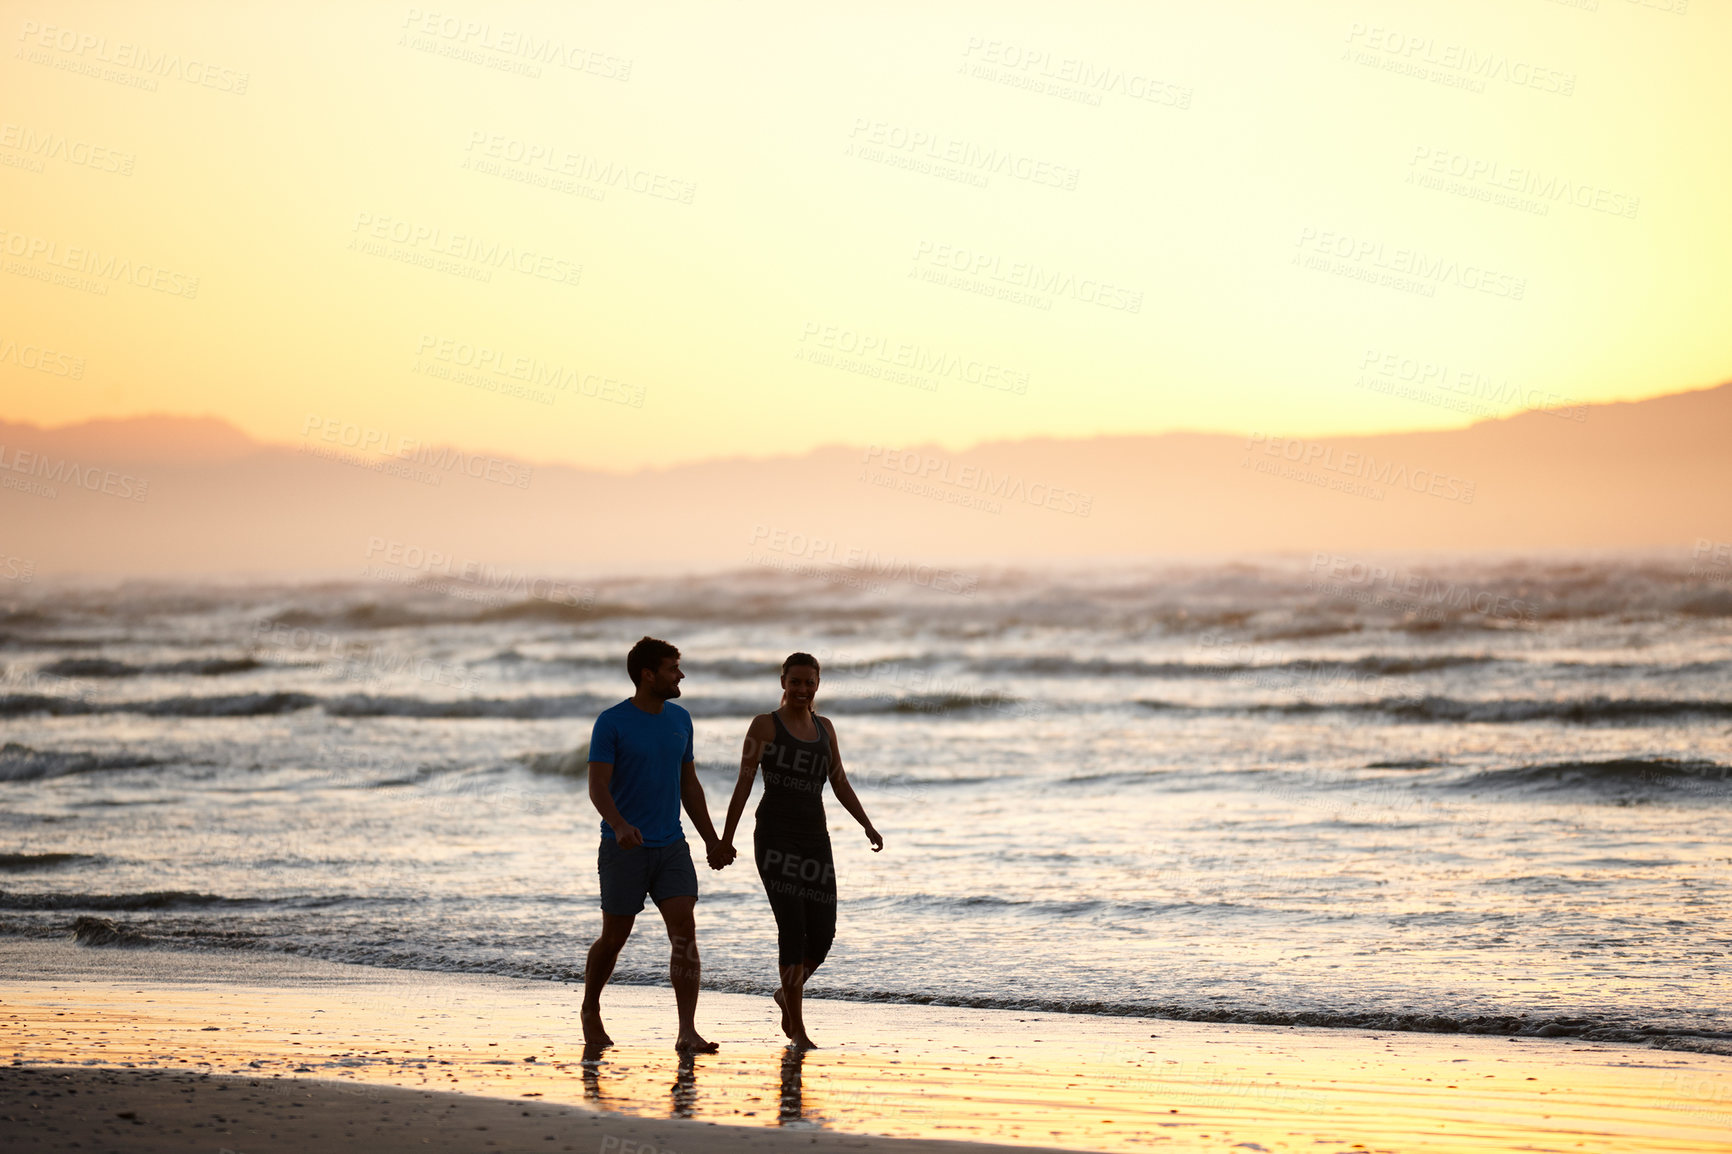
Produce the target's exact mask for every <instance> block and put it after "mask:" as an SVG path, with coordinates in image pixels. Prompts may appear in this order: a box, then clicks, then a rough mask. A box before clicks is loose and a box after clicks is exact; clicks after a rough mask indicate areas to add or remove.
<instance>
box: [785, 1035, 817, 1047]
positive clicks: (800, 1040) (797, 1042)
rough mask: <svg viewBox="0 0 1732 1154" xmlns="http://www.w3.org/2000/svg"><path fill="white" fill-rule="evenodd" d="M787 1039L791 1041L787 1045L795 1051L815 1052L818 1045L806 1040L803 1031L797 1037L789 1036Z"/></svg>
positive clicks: (808, 1039)
mask: <svg viewBox="0 0 1732 1154" xmlns="http://www.w3.org/2000/svg"><path fill="white" fill-rule="evenodd" d="M788 1037H789V1038H790V1039H792V1041H791V1042H790V1043H789V1045H791V1046H793V1047H794V1049H796V1050H816V1049H817V1048H818V1043H816V1042H814V1041H813V1040H812V1039H810V1038H808V1037H807V1036H806V1031H804V1030H801V1031H800V1033H799V1034H798V1035H794V1034H789V1035H788Z"/></svg>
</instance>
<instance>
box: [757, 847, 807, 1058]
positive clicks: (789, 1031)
mask: <svg viewBox="0 0 1732 1154" xmlns="http://www.w3.org/2000/svg"><path fill="white" fill-rule="evenodd" d="M752 849H753V853H754V856H755V857H756V858H757V862H758V877H759V878H760V879H761V880H762V881H763V883H764V895H765V896H766V897H767V898H769V899H770V912H771V913H773V914H775V915H776V966H777V973H778V975H779V976H780V979H781V988H780V989H778V990H777V991H776V994H775V1000H776V1004H777V1005H778V1006H780V1007H781V1008H782V1033H784V1034H786V1035H787V1036H788V1040H789V1041H791V1042H793V1043H794V1044H795V1045H797V1046H801V1047H802V1048H810V1047H811V1045H812V1040H811V1039H810V1038H808V1037H807V1036H806V1025H805V1020H804V1018H803V1017H802V1015H801V1009H802V1007H801V998H800V994H801V991H802V990H803V988H804V987H805V984H806V974H805V961H804V954H805V948H804V947H805V941H806V903H805V901H803V900H802V893H801V889H802V887H803V883H802V882H801V880H800V868H801V865H802V863H803V861H804V857H803V855H802V854H801V853H800V850H799V848H798V847H797V846H794V845H790V844H788V843H787V842H786V841H785V840H784V839H782V838H776V837H767V836H765V832H764V831H763V830H762V829H759V830H758V831H757V832H756V833H754V835H753V837H752Z"/></svg>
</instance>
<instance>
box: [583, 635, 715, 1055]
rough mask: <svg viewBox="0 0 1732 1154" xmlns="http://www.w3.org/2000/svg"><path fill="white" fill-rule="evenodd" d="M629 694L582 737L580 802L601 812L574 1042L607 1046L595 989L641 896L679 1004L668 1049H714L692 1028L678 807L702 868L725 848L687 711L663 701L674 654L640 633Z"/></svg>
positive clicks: (675, 682)
mask: <svg viewBox="0 0 1732 1154" xmlns="http://www.w3.org/2000/svg"><path fill="white" fill-rule="evenodd" d="M625 668H626V672H627V673H628V674H630V675H631V680H632V684H633V685H634V686H636V687H637V692H635V693H633V694H632V695H631V696H630V697H629V698H627V699H626V700H624V701H622V702H620V703H619V704H618V705H615V706H613V707H612V708H610V709H608V710H606V711H604V712H603V713H602V715H601V716H600V717H598V718H596V719H595V729H594V730H593V731H592V732H591V734H590V740H589V756H590V763H589V800H590V801H592V802H594V803H595V808H596V809H597V810H598V811H599V812H600V813H601V819H602V821H601V849H600V851H599V854H598V859H597V867H598V869H599V871H600V874H601V936H600V937H599V938H597V939H596V940H595V944H594V945H593V946H591V947H590V948H589V960H588V962H587V964H586V965H585V966H584V971H583V1041H584V1045H585V1046H586V1047H601V1046H611V1045H613V1039H612V1038H609V1037H608V1036H607V1030H606V1029H605V1028H604V1027H603V1026H602V1021H601V991H602V987H603V986H605V985H607V980H608V978H610V977H612V976H613V967H614V963H615V962H616V961H618V960H619V952H620V950H621V949H622V948H624V946H625V943H626V939H627V938H629V937H630V936H631V927H632V923H633V922H634V921H636V920H637V915H638V912H639V911H641V910H642V909H643V899H644V895H645V894H648V895H649V896H650V897H651V898H652V899H653V900H654V901H655V904H656V908H657V909H659V910H660V911H661V915H662V921H664V922H666V923H667V929H668V943H669V945H670V946H671V947H672V951H671V954H670V956H669V959H668V977H669V979H670V980H672V982H673V987H674V1001H675V1003H676V1004H677V1006H678V1007H679V1016H680V1032H679V1038H678V1039H677V1040H676V1041H675V1043H674V1047H675V1049H678V1050H681V1051H684V1052H687V1053H705V1054H708V1053H714V1052H715V1050H716V1044H715V1043H714V1042H706V1041H704V1039H703V1038H702V1037H700V1036H699V1034H698V1028H697V1023H696V1021H695V1018H696V1015H697V1008H698V976H699V972H700V965H699V961H698V941H697V925H696V923H695V921H694V920H693V918H692V908H693V907H694V906H695V905H696V904H697V900H698V873H697V870H696V869H694V868H693V867H692V854H691V850H690V849H689V848H688V847H687V845H686V837H685V831H684V830H682V829H681V828H680V804H681V803H682V802H683V803H684V804H685V809H686V813H688V814H690V815H691V819H692V824H693V825H695V826H697V828H698V833H699V834H701V835H702V836H703V839H704V848H705V851H706V852H705V856H706V857H707V858H708V859H709V863H710V868H711V869H718V870H719V869H721V868H722V867H723V866H725V865H727V864H728V863H729V861H731V860H732V858H733V856H734V855H733V853H732V852H731V851H730V850H729V849H728V848H727V847H726V846H724V845H722V843H721V841H720V839H718V838H717V837H716V827H715V826H714V825H713V824H712V823H711V821H710V807H709V805H708V803H707V802H706V801H705V800H704V787H703V785H702V784H700V783H699V781H698V768H697V765H696V764H695V763H694V762H693V760H692V715H691V714H689V713H687V712H686V711H685V710H684V709H682V708H680V707H679V706H677V705H675V704H673V701H672V699H673V698H675V697H678V696H679V695H680V682H681V681H683V680H684V679H685V674H684V673H682V672H680V651H679V650H678V649H675V648H674V647H673V646H672V645H669V644H668V643H667V642H666V641H658V640H657V639H656V638H654V637H645V638H643V639H642V640H640V641H639V642H638V643H637V644H636V645H634V646H632V647H631V652H630V653H629V654H627V655H626V659H625Z"/></svg>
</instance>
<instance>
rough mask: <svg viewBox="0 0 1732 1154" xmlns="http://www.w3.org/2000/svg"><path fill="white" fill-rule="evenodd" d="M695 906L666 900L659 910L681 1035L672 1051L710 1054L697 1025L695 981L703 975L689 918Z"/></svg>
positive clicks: (679, 899)
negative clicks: (667, 948)
mask: <svg viewBox="0 0 1732 1154" xmlns="http://www.w3.org/2000/svg"><path fill="white" fill-rule="evenodd" d="M697 904H698V899H697V898H695V897H677V898H667V899H666V900H664V901H662V902H661V903H659V908H660V909H661V912H662V920H663V921H664V922H666V923H667V927H668V946H669V947H670V948H669V951H668V980H669V981H671V982H672V983H673V986H674V1003H675V1004H676V1005H677V1006H678V1007H679V1013H680V1036H679V1038H678V1040H677V1041H675V1042H674V1048H675V1049H679V1050H685V1051H689V1052H692V1053H702V1054H713V1053H714V1052H715V1051H716V1050H717V1048H718V1047H717V1046H716V1044H715V1043H714V1042H706V1041H704V1039H703V1037H702V1036H701V1035H699V1033H698V1025H697V1015H698V979H699V978H700V977H701V976H702V972H703V966H702V963H701V962H700V960H699V958H698V923H697V919H696V918H694V917H693V916H692V910H693V908H694V907H695V906H696V905H697Z"/></svg>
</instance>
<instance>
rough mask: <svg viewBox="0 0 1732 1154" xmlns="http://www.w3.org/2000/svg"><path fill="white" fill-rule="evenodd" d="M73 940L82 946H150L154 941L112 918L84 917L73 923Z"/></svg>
mask: <svg viewBox="0 0 1732 1154" xmlns="http://www.w3.org/2000/svg"><path fill="white" fill-rule="evenodd" d="M72 940H73V941H74V942H76V943H77V944H78V945H81V946H127V947H136V946H148V945H151V944H153V941H154V939H152V938H151V937H150V935H148V934H144V933H140V932H139V931H138V930H135V929H133V928H132V927H131V926H128V925H124V924H122V923H120V922H117V921H114V920H113V919H111V918H93V917H82V918H79V919H78V920H77V921H75V922H73V923H72Z"/></svg>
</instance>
